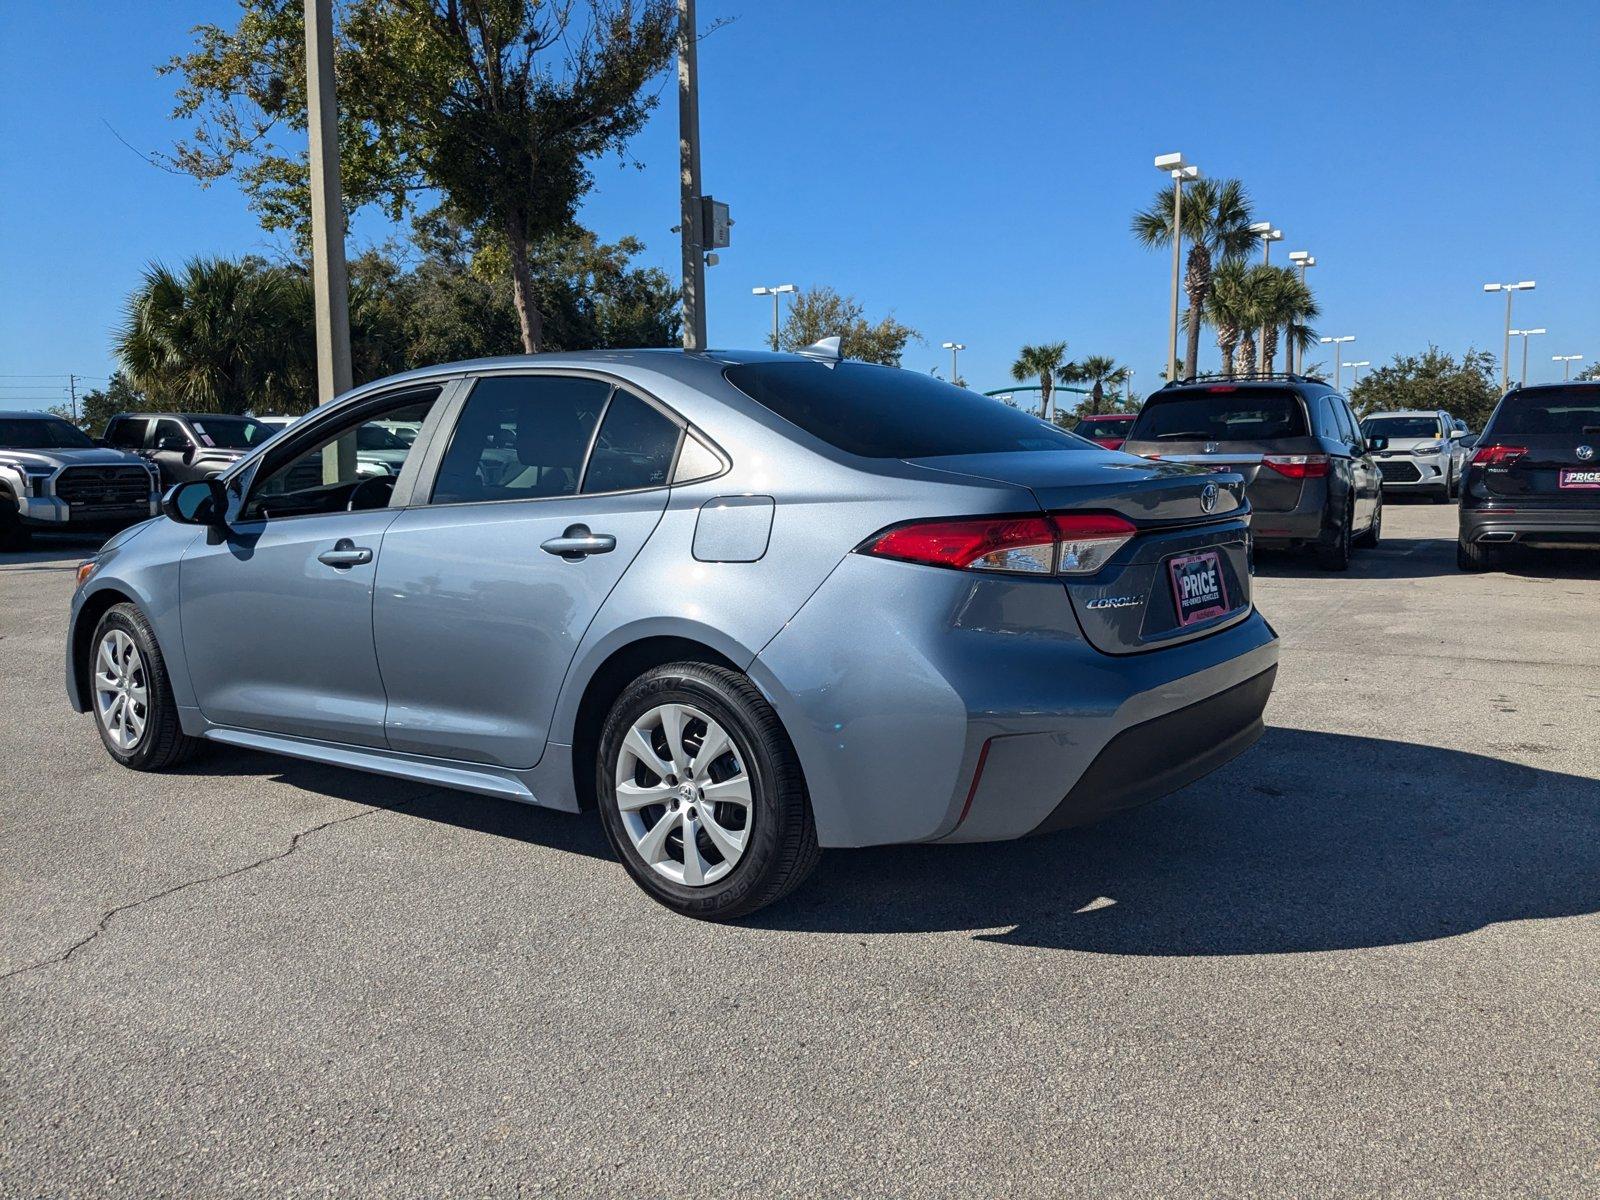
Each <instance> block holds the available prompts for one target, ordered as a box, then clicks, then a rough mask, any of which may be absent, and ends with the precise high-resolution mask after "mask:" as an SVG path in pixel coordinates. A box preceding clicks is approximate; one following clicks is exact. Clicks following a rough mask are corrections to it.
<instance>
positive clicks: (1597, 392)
mask: <svg viewBox="0 0 1600 1200" xmlns="http://www.w3.org/2000/svg"><path fill="white" fill-rule="evenodd" d="M1484 434H1485V435H1486V436H1493V437H1496V438H1504V437H1548V438H1560V439H1563V440H1565V441H1569V442H1573V443H1578V442H1591V443H1592V442H1596V441H1600V388H1597V387H1595V386H1593V385H1592V384H1590V385H1585V386H1580V387H1568V388H1546V389H1541V390H1539V391H1532V390H1529V391H1525V392H1517V393H1513V394H1512V395H1510V396H1507V397H1506V398H1505V399H1504V400H1503V401H1501V403H1500V408H1499V410H1498V411H1497V412H1496V413H1495V415H1494V420H1493V421H1492V422H1491V423H1490V425H1489V428H1487V429H1485V430H1484Z"/></svg>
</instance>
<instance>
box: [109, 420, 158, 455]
mask: <svg viewBox="0 0 1600 1200" xmlns="http://www.w3.org/2000/svg"><path fill="white" fill-rule="evenodd" d="M149 427H150V422H149V421H147V420H145V419H144V418H143V417H124V418H122V420H120V421H113V422H112V423H111V436H110V437H108V438H107V439H106V440H107V441H108V442H110V443H111V444H112V445H113V446H115V447H117V449H119V450H142V449H144V431H145V430H146V429H148V428H149Z"/></svg>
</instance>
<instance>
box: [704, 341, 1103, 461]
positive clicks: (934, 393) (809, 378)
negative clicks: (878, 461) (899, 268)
mask: <svg viewBox="0 0 1600 1200" xmlns="http://www.w3.org/2000/svg"><path fill="white" fill-rule="evenodd" d="M726 378H727V380H728V382H729V383H731V384H733V386H734V387H736V388H738V389H739V390H740V391H741V392H743V393H744V394H745V395H746V396H749V397H750V398H751V399H752V400H754V401H756V403H758V404H760V405H762V406H763V407H765V408H768V409H770V410H772V411H773V412H775V413H777V414H778V416H780V417H782V418H783V419H784V420H786V421H790V422H792V423H793V424H795V425H798V426H799V427H800V428H801V429H803V430H805V431H806V432H807V433H809V434H811V436H812V437H815V438H819V439H820V440H822V441H824V442H826V443H828V445H830V446H833V447H834V448H836V449H839V450H843V451H844V452H845V453H847V454H855V455H859V456H860V457H862V458H936V457H941V456H944V455H951V454H994V453H1004V452H1008V451H1017V450H1084V449H1089V448H1090V446H1089V444H1088V443H1086V442H1084V441H1082V440H1081V439H1079V438H1076V437H1074V436H1073V435H1072V434H1070V433H1066V432H1065V431H1063V430H1060V429H1056V428H1055V427H1053V426H1051V425H1047V424H1045V423H1044V422H1043V421H1041V420H1039V419H1038V418H1037V417H1032V416H1029V415H1028V414H1027V413H1024V412H1021V411H1019V410H1017V409H1014V408H1010V407H1008V406H1007V405H1005V404H1002V403H1001V402H1000V401H998V400H992V399H990V398H989V397H988V396H984V395H980V394H978V393H975V392H970V391H968V390H967V389H966V388H958V387H955V386H953V385H952V384H948V383H944V382H942V381H940V380H937V379H933V378H930V377H929V376H926V375H919V374H917V373H916V372H915V371H902V370H900V369H898V368H896V367H879V366H874V365H872V364H870V363H859V362H838V363H821V362H764V363H746V364H744V365H741V366H736V367H729V368H728V370H727V372H726Z"/></svg>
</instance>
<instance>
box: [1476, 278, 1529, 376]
mask: <svg viewBox="0 0 1600 1200" xmlns="http://www.w3.org/2000/svg"><path fill="white" fill-rule="evenodd" d="M1534 286H1535V285H1534V281H1533V280H1531V279H1524V280H1523V281H1522V282H1521V283H1486V284H1484V285H1483V290H1484V291H1486V292H1504V293H1505V294H1506V340H1505V343H1504V344H1503V346H1502V348H1501V351H1500V390H1501V391H1502V392H1506V391H1510V390H1511V296H1512V293H1514V292H1531V291H1533V289H1534Z"/></svg>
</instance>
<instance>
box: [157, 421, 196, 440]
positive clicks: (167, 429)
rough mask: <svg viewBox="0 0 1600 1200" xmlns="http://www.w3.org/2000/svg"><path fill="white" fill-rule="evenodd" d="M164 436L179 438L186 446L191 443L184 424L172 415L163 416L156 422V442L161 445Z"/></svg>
mask: <svg viewBox="0 0 1600 1200" xmlns="http://www.w3.org/2000/svg"><path fill="white" fill-rule="evenodd" d="M163 438H177V439H178V440H179V441H180V442H182V443H183V444H184V445H185V446H188V445H190V444H191V443H190V439H189V435H188V434H187V433H185V432H184V428H183V426H182V425H180V424H178V422H176V421H174V420H172V419H171V418H170V417H163V418H162V419H161V420H159V421H157V422H156V437H155V442H154V444H155V445H157V446H159V445H160V444H161V441H162V439H163Z"/></svg>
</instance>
